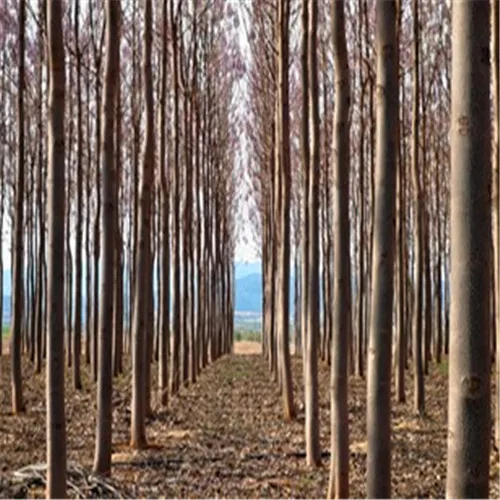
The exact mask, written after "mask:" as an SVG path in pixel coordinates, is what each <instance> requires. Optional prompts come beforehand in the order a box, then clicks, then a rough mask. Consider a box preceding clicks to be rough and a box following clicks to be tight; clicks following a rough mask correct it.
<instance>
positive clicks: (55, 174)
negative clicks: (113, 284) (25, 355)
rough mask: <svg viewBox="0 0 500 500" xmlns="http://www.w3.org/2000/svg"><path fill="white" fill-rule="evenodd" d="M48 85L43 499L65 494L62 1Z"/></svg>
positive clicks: (52, 26)
mask: <svg viewBox="0 0 500 500" xmlns="http://www.w3.org/2000/svg"><path fill="white" fill-rule="evenodd" d="M47 39H48V63H49V74H50V87H49V107H48V111H49V113H48V117H49V129H48V180H47V184H48V217H49V269H48V293H47V298H48V304H47V318H48V325H47V326H48V332H47V333H48V340H47V386H46V387H47V498H64V497H65V496H66V417H65V410H64V245H62V244H61V242H64V241H65V238H64V233H65V231H64V229H65V228H64V215H65V210H64V208H65V201H66V200H65V165H64V101H65V70H64V41H63V28H62V2H51V1H48V2H47Z"/></svg>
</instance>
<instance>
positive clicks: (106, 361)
mask: <svg viewBox="0 0 500 500" xmlns="http://www.w3.org/2000/svg"><path fill="white" fill-rule="evenodd" d="M105 9H106V63H105V73H104V90H103V94H104V95H103V100H102V108H101V110H100V111H101V120H102V123H103V127H102V137H101V141H100V147H101V150H100V168H101V172H102V177H101V178H102V181H103V183H102V201H103V210H102V220H101V234H102V258H103V261H102V267H101V272H102V275H101V279H100V282H101V283H100V284H101V290H100V294H99V295H100V301H101V303H100V306H99V311H100V317H99V354H98V366H99V370H98V374H97V376H98V381H97V382H98V385H97V422H96V447H95V455H94V466H93V470H94V472H95V473H97V474H104V475H107V474H109V473H110V472H111V443H112V422H113V414H112V413H113V408H112V392H113V385H112V384H113V319H114V315H113V305H114V286H113V285H114V279H115V241H116V233H115V231H116V227H115V223H116V218H115V210H116V209H117V207H116V206H115V171H116V164H115V162H116V158H115V144H114V139H115V134H114V126H115V121H116V114H115V107H116V96H117V87H118V85H119V84H120V81H119V71H120V66H119V50H120V4H119V2H116V1H114V0H106V3H105ZM98 189H100V186H98Z"/></svg>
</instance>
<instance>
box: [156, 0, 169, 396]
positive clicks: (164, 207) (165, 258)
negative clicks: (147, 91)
mask: <svg viewBox="0 0 500 500" xmlns="http://www.w3.org/2000/svg"><path fill="white" fill-rule="evenodd" d="M162 17H163V19H162V30H163V43H162V53H161V71H162V73H161V74H162V76H161V90H160V92H161V95H160V101H161V103H160V105H161V107H160V145H159V149H160V180H161V186H160V187H161V223H162V226H161V229H162V231H161V232H162V264H161V272H162V276H161V298H160V308H161V310H160V332H159V336H160V338H159V349H158V350H159V354H158V393H159V394H158V396H159V398H160V401H161V404H163V405H166V404H167V403H168V354H169V343H170V331H169V330H170V220H169V216H170V213H169V212H170V192H169V183H168V179H169V172H167V165H166V161H165V155H166V138H165V136H166V130H165V128H166V116H165V115H166V109H167V103H166V98H167V57H168V54H167V52H168V47H167V32H168V13H167V0H163V13H162Z"/></svg>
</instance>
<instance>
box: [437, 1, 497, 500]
mask: <svg viewBox="0 0 500 500" xmlns="http://www.w3.org/2000/svg"><path fill="white" fill-rule="evenodd" d="M451 33H452V34H451V37H452V82H451V85H452V87H451V131H450V138H451V184H450V185H451V193H450V199H451V218H450V244H451V278H450V287H451V289H450V297H451V309H450V356H449V394H450V395H449V399H448V429H449V430H448V464H447V478H446V496H447V497H448V498H487V497H488V494H489V489H488V487H489V469H490V467H489V465H490V435H491V428H490V423H491V414H490V412H491V408H490V398H491V390H490V363H489V359H490V328H491V316H490V313H491V306H490V289H491V287H490V276H491V270H492V267H491V260H492V258H491V257H492V256H491V141H490V139H491V133H490V131H491V116H490V112H491V108H490V105H491V101H490V90H489V89H490V63H491V62H490V51H489V44H490V38H489V35H490V2H477V1H473V0H468V1H463V2H457V3H456V4H454V5H453V9H452V32H451Z"/></svg>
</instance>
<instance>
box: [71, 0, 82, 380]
mask: <svg viewBox="0 0 500 500" xmlns="http://www.w3.org/2000/svg"><path fill="white" fill-rule="evenodd" d="M79 15H80V0H75V31H74V33H75V43H76V113H77V117H76V120H77V125H76V135H77V138H76V143H77V152H76V247H75V250H76V255H75V265H76V269H75V272H76V276H75V329H74V333H73V386H74V388H75V389H81V388H82V381H81V375H80V353H81V347H82V215H83V206H82V205H83V172H82V158H83V133H82V96H81V92H82V85H81V79H82V78H81V71H82V70H81V68H82V62H81V57H82V56H81V52H80V45H79V28H80V26H79V19H78V18H79Z"/></svg>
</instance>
